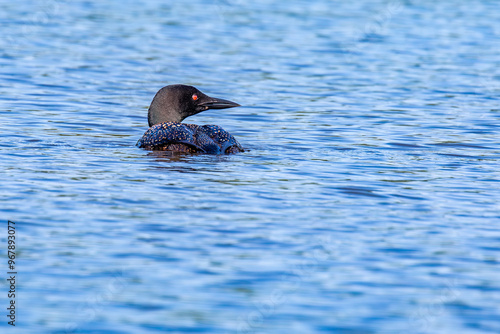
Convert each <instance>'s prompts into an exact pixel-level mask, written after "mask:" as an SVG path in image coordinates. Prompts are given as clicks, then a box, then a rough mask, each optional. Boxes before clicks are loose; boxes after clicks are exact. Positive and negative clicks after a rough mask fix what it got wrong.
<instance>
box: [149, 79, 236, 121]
mask: <svg viewBox="0 0 500 334" xmlns="http://www.w3.org/2000/svg"><path fill="white" fill-rule="evenodd" d="M239 106H240V105H239V104H238V103H234V102H231V101H228V100H223V99H217V98H214V97H210V96H207V95H205V94H203V93H202V92H200V91H199V90H198V89H197V88H195V87H193V86H186V85H169V86H165V87H163V88H162V89H160V90H159V91H158V93H156V95H155V97H154V98H153V101H152V102H151V106H150V107H149V110H148V122H149V126H153V125H155V124H159V123H163V122H179V123H180V122H182V121H183V120H184V119H185V118H186V117H189V116H192V115H195V114H198V113H200V112H202V111H205V110H208V109H225V108H232V107H239Z"/></svg>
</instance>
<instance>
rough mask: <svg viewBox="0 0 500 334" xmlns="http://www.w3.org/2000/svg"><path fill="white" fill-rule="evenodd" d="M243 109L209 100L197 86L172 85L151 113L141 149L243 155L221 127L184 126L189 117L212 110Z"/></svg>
mask: <svg viewBox="0 0 500 334" xmlns="http://www.w3.org/2000/svg"><path fill="white" fill-rule="evenodd" d="M239 106H240V105H239V104H237V103H234V102H231V101H228V100H223V99H217V98H213V97H210V96H207V95H205V94H203V93H202V92H200V91H199V90H198V89H197V88H195V87H193V86H186V85H169V86H165V87H163V88H162V89H160V90H159V91H158V93H156V95H155V97H154V98H153V101H152V102H151V106H150V107H149V110H148V122H149V126H150V128H149V129H148V130H147V131H146V133H144V135H143V136H142V138H141V139H139V141H138V142H137V146H139V147H143V148H146V149H150V150H162V151H174V152H187V153H212V154H229V153H237V152H243V151H244V150H243V148H242V147H241V145H240V143H238V141H237V140H236V139H235V138H234V137H233V136H232V135H231V134H230V133H229V132H227V131H225V130H224V129H223V128H221V127H220V126H218V125H201V126H199V125H196V124H185V123H181V122H182V121H183V120H184V119H185V118H186V117H189V116H192V115H195V114H198V113H200V112H202V111H205V110H208V109H225V108H233V107H239Z"/></svg>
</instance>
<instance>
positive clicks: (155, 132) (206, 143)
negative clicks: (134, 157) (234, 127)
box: [137, 122, 244, 154]
mask: <svg viewBox="0 0 500 334" xmlns="http://www.w3.org/2000/svg"><path fill="white" fill-rule="evenodd" d="M137 146H139V147H142V148H146V149H149V150H160V151H175V152H186V153H211V154H229V153H238V152H244V150H243V148H242V147H241V145H240V143H238V141H237V140H236V139H235V138H234V137H233V136H232V135H231V134H230V133H229V132H227V131H226V130H224V129H223V128H221V127H220V126H218V125H202V126H199V125H196V124H183V123H179V122H165V123H161V124H156V125H153V126H152V127H151V128H149V130H148V131H146V133H144V135H143V136H142V138H141V139H139V141H138V142H137Z"/></svg>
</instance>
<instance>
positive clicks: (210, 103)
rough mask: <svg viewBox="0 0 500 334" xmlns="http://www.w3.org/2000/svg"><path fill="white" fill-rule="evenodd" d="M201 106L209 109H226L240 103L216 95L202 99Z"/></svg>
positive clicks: (237, 105)
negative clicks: (215, 96) (218, 97)
mask: <svg viewBox="0 0 500 334" xmlns="http://www.w3.org/2000/svg"><path fill="white" fill-rule="evenodd" d="M198 105H199V106H201V107H204V108H205V110H207V109H226V108H234V107H239V106H240V105H239V104H238V103H235V102H233V101H229V100H224V99H217V98H214V97H208V96H207V99H206V100H204V101H200V103H199V104H198Z"/></svg>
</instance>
